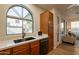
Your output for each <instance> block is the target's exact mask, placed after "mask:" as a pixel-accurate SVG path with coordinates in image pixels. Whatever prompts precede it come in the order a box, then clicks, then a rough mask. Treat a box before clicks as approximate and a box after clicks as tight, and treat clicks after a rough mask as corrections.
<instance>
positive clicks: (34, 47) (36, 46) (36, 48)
mask: <svg viewBox="0 0 79 59" xmlns="http://www.w3.org/2000/svg"><path fill="white" fill-rule="evenodd" d="M30 45H31V55H39V49H40V48H39V40H37V41H34V42H32V43H31V44H30Z"/></svg>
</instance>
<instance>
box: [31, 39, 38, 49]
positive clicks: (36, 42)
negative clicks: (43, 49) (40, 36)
mask: <svg viewBox="0 0 79 59" xmlns="http://www.w3.org/2000/svg"><path fill="white" fill-rule="evenodd" d="M35 46H39V40H37V41H34V42H31V48H33V47H35Z"/></svg>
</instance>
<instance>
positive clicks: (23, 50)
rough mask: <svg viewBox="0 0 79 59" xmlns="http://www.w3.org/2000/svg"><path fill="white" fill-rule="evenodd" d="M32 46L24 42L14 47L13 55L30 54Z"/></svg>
mask: <svg viewBox="0 0 79 59" xmlns="http://www.w3.org/2000/svg"><path fill="white" fill-rule="evenodd" d="M29 54H30V46H29V44H23V45H20V46H16V47H14V48H13V55H29Z"/></svg>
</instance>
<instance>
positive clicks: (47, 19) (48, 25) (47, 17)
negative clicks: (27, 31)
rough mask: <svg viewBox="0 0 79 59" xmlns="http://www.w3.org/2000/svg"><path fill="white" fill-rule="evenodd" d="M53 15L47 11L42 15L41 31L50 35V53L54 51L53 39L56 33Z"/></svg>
mask: <svg viewBox="0 0 79 59" xmlns="http://www.w3.org/2000/svg"><path fill="white" fill-rule="evenodd" d="M53 29H54V27H53V14H52V13H51V12H49V11H45V12H43V13H41V14H40V31H41V32H43V33H45V34H48V47H49V51H51V50H52V49H53V43H54V41H53V38H54V35H53V34H54V31H53Z"/></svg>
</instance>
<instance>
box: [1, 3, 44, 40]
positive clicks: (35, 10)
mask: <svg viewBox="0 0 79 59" xmlns="http://www.w3.org/2000/svg"><path fill="white" fill-rule="evenodd" d="M11 6H12V4H0V40H8V39H10V40H11V39H12V40H13V39H17V38H22V35H21V34H18V35H6V20H7V19H6V12H7V10H8V9H9V7H11ZM24 6H26V8H29V9H30V11H31V12H32V14H33V21H34V32H33V33H32V34H26V36H30V35H35V34H36V33H37V32H38V31H39V27H40V24H39V21H40V13H42V11H43V10H42V9H40V8H38V7H36V6H35V5H32V4H24Z"/></svg>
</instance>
